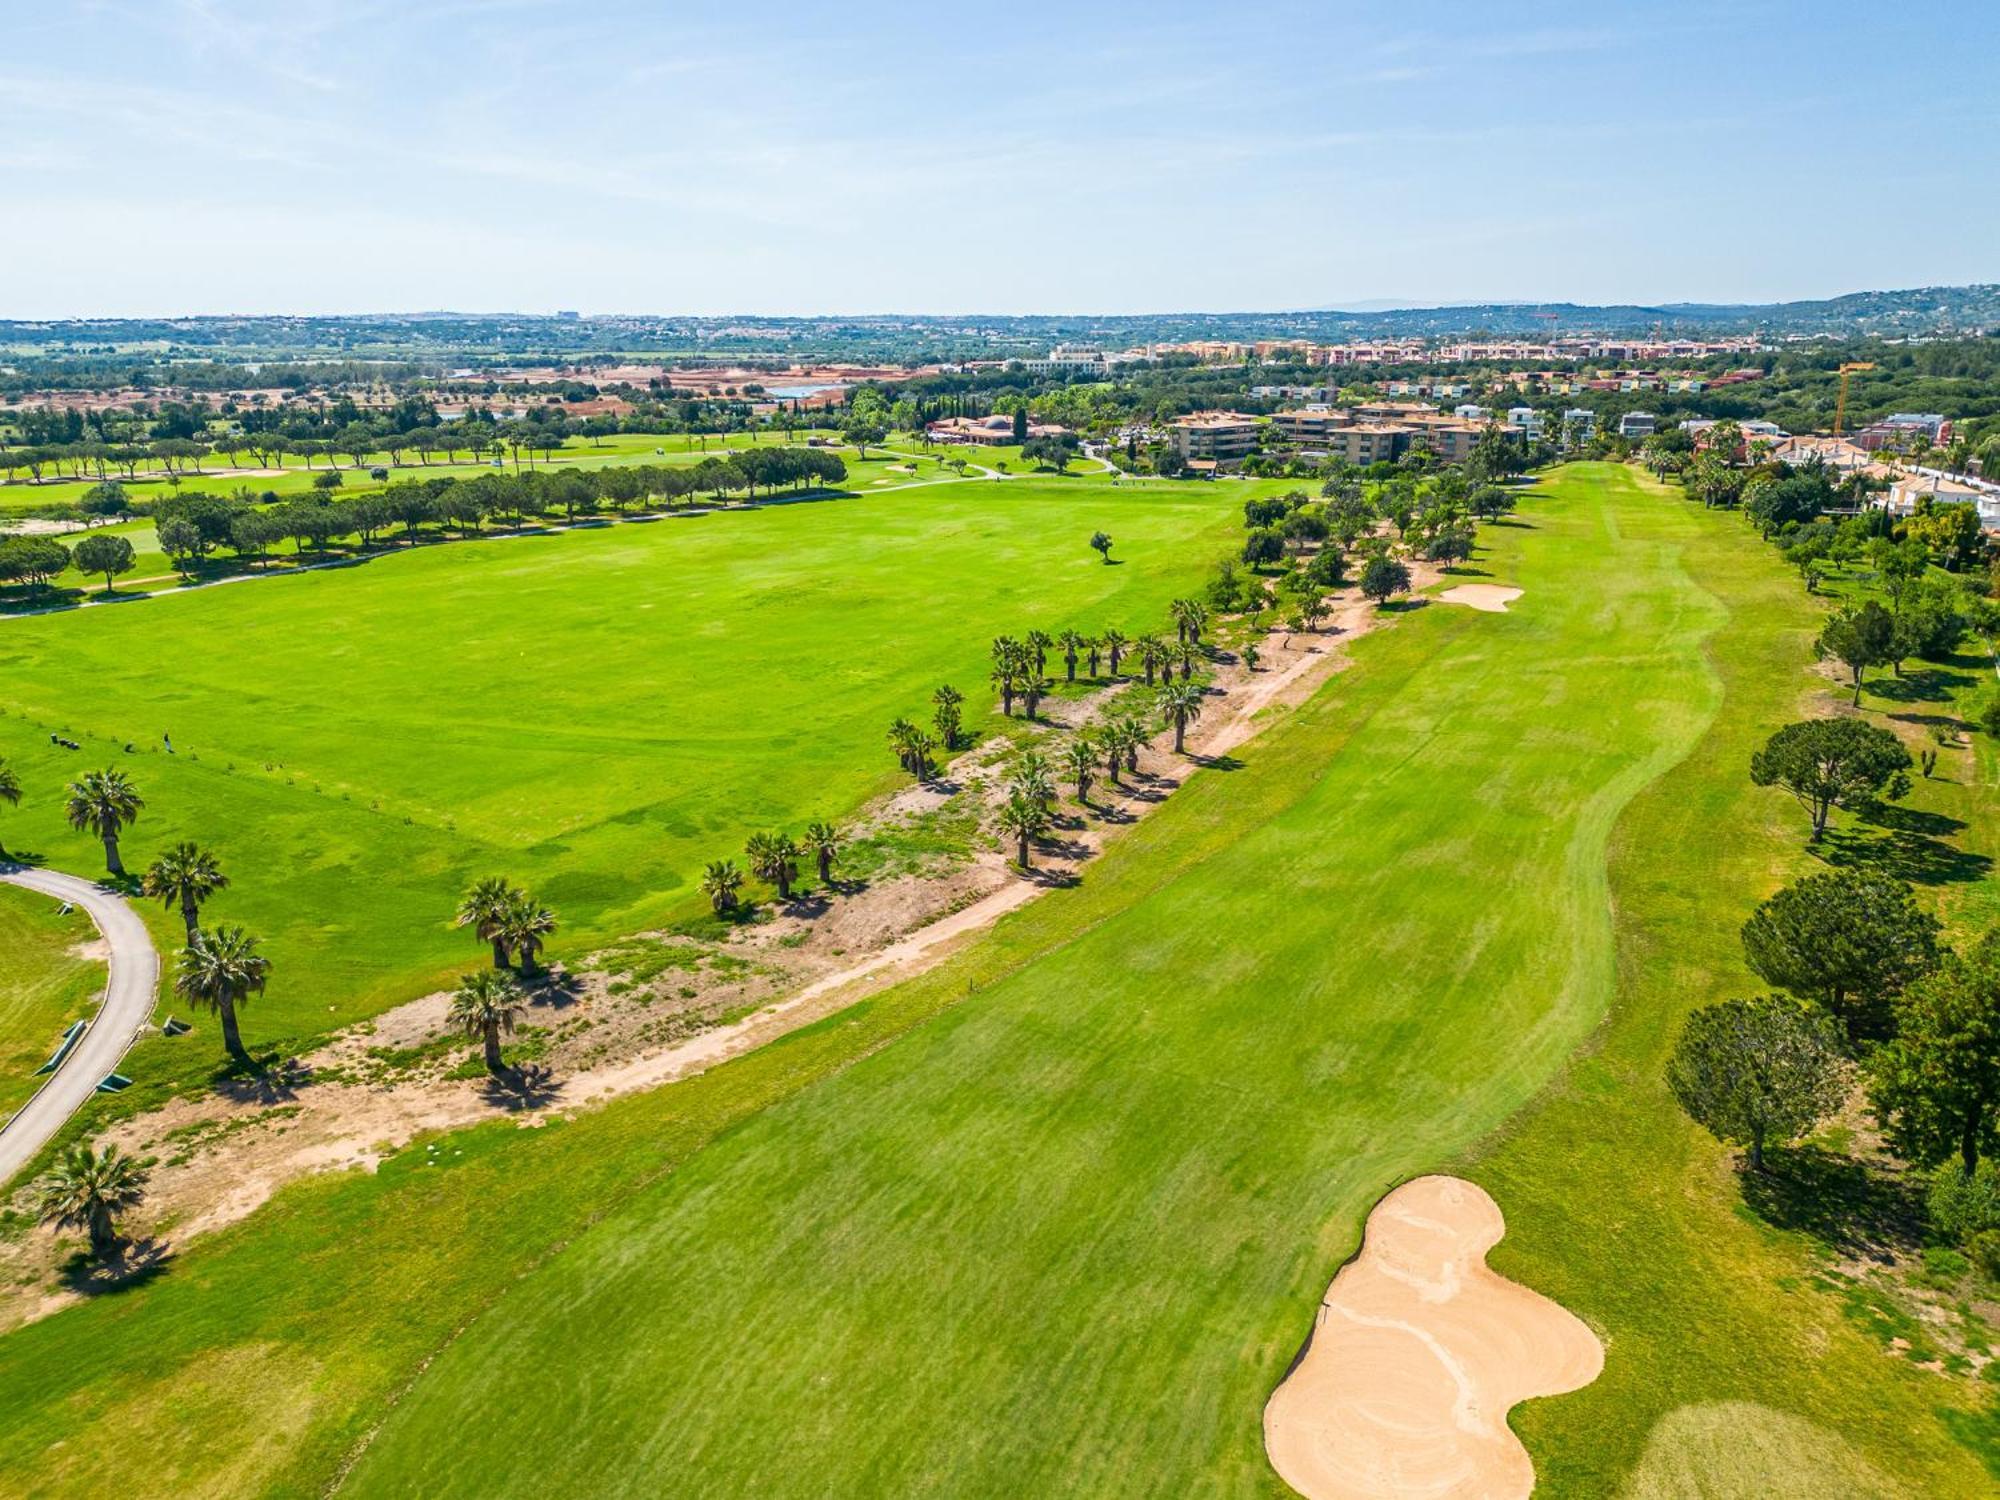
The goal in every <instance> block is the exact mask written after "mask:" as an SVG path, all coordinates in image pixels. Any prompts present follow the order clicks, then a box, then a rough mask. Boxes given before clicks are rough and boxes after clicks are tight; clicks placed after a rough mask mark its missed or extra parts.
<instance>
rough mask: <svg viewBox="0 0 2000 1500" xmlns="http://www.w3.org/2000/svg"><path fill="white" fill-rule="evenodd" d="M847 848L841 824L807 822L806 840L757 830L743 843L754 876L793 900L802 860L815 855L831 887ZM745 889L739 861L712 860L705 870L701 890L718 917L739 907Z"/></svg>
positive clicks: (822, 882) (781, 897) (823, 881)
mask: <svg viewBox="0 0 2000 1500" xmlns="http://www.w3.org/2000/svg"><path fill="white" fill-rule="evenodd" d="M845 847H846V840H845V838H844V837H843V836H842V834H841V831H840V830H839V829H838V828H837V827H835V826H834V825H833V824H831V823H827V822H818V823H809V824H807V825H806V831H805V837H804V838H802V839H794V838H793V837H792V836H791V835H790V834H788V833H753V834H752V835H751V836H750V840H749V842H748V843H746V844H745V845H744V846H743V858H744V861H745V862H746V863H747V864H748V865H749V866H750V873H751V874H752V875H755V876H756V877H757V878H758V879H759V880H765V881H769V882H770V883H771V885H772V886H774V887H775V888H776V889H777V892H778V899H779V900H780V901H789V900H791V899H792V882H793V881H795V880H797V879H798V878H799V861H800V860H801V859H803V858H806V857H807V856H811V858H812V860H813V862H814V864H815V865H816V866H817V867H818V869H819V883H820V885H821V886H823V887H824V886H830V885H832V884H833V866H834V863H835V861H837V860H838V859H839V858H840V854H841V850H842V849H843V848H845ZM742 892H743V871H742V869H741V868H739V867H738V865H737V863H736V861H735V860H733V859H716V860H710V861H709V863H708V865H707V867H706V868H705V869H704V870H703V871H702V873H701V893H702V894H703V895H704V896H706V897H708V904H709V906H710V907H711V908H712V909H713V910H714V912H715V914H716V915H717V916H718V917H720V916H724V915H726V914H728V913H729V912H731V911H734V910H735V909H736V904H737V902H738V900H740V899H741V896H742Z"/></svg>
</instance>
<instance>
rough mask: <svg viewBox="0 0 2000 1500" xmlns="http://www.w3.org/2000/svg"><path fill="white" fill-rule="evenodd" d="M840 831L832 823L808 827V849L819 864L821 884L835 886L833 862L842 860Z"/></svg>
mask: <svg viewBox="0 0 2000 1500" xmlns="http://www.w3.org/2000/svg"><path fill="white" fill-rule="evenodd" d="M840 844H841V839H840V830H839V829H838V828H836V827H834V826H833V824H831V823H808V824H807V825H806V849H807V851H808V852H810V853H811V855H812V857H813V858H814V859H815V860H817V861H818V862H819V883H820V884H821V885H831V884H833V862H834V861H835V860H836V859H838V858H840Z"/></svg>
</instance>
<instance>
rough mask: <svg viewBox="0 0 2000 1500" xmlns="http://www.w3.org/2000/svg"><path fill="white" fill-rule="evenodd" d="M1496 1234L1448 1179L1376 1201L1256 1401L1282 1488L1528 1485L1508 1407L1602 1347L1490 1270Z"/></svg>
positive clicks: (1422, 1490) (1430, 1496)
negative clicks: (1299, 1350) (1353, 1248)
mask: <svg viewBox="0 0 2000 1500" xmlns="http://www.w3.org/2000/svg"><path fill="white" fill-rule="evenodd" d="M1506 1232H1507V1223H1506V1220H1505V1219H1503V1218H1502V1217H1501V1215H1500V1206H1499V1205H1498V1204H1496V1203H1495V1202H1494V1201H1493V1200H1492V1199H1491V1198H1490V1197H1488V1196H1487V1195H1486V1193H1485V1192H1484V1190H1482V1189H1480V1188H1478V1187H1476V1186H1474V1185H1473V1184H1472V1183H1469V1182H1466V1181H1463V1180H1462V1179H1460V1178H1456V1177H1419V1178H1417V1179H1416V1180H1415V1181H1414V1182H1406V1183H1404V1184H1403V1186H1401V1187H1399V1188H1397V1189H1396V1191H1394V1192H1393V1193H1391V1194H1389V1196H1388V1197H1386V1198H1384V1199H1383V1200H1382V1201H1381V1202H1380V1203H1378V1204H1377V1205H1376V1206H1375V1211H1374V1213H1372V1214H1370V1215H1369V1216H1368V1228H1367V1231H1366V1235H1365V1238H1364V1240H1363V1243H1362V1247H1361V1253H1360V1255H1358V1256H1356V1257H1355V1258H1354V1259H1353V1260H1352V1261H1350V1262H1349V1263H1348V1264H1347V1265H1346V1266H1344V1267H1342V1268H1341V1271H1340V1274H1339V1275H1337V1276H1335V1277H1334V1279H1333V1285H1332V1286H1331V1287H1329V1288H1327V1293H1326V1300H1325V1301H1324V1302H1323V1303H1321V1305H1320V1310H1319V1315H1318V1317H1317V1318H1316V1319H1315V1321H1314V1325H1313V1333H1312V1341H1311V1344H1310V1346H1309V1347H1308V1348H1307V1350H1306V1352H1305V1354H1304V1356H1303V1357H1302V1358H1301V1359H1300V1360H1299V1362H1298V1364H1297V1365H1296V1366H1295V1367H1294V1368H1293V1370H1292V1372H1291V1374H1289V1375H1288V1376H1286V1377H1285V1381H1284V1384H1282V1385H1280V1386H1279V1387H1278V1389H1277V1391H1276V1392H1275V1393H1273V1395H1272V1397H1271V1400H1270V1404H1269V1405H1267V1406H1266V1407H1265V1408H1264V1446H1265V1449H1266V1450H1267V1451H1268V1452H1269V1453H1270V1456H1271V1463H1272V1466H1273V1467H1274V1468H1276V1469H1277V1471H1278V1473H1279V1474H1280V1475H1282V1476H1283V1477H1284V1479H1285V1482H1286V1483H1287V1484H1289V1485H1291V1486H1292V1488H1293V1489H1295V1490H1297V1491H1299V1492H1300V1493H1301V1494H1303V1495H1306V1496H1308V1497H1310V1500H1388V1497H1395V1500H1447V1497H1449V1500H1461V1497H1463V1500H1470V1497H1473V1496H1479V1497H1481V1500H1495V1497H1514V1496H1526V1495H1527V1494H1528V1493H1529V1492H1530V1491H1531V1490H1533V1489H1534V1487H1535V1469H1534V1465H1533V1464H1532V1463H1531V1462H1530V1461H1529V1459H1528V1451H1527V1449H1525V1448H1523V1447H1522V1446H1521V1443H1520V1440H1519V1439H1518V1438H1516V1437H1515V1436H1514V1434H1513V1431H1512V1430H1511V1429H1510V1428H1509V1427H1508V1426H1507V1413H1508V1411H1509V1409H1511V1408H1512V1407H1513V1406H1514V1405H1515V1404H1516V1403H1518V1402H1521V1401H1525V1400H1527V1399H1529V1398H1530V1397H1533V1396H1558V1395H1561V1394H1562V1393H1563V1392H1565V1391H1574V1390H1577V1389H1579V1388H1581V1387H1583V1386H1586V1385H1588V1384H1590V1382H1591V1381H1593V1380H1595V1379H1596V1378H1597V1375H1598V1372H1599V1371H1600V1370H1602V1369H1603V1368H1604V1347H1603V1345H1601V1344H1600V1343H1599V1342H1598V1341H1597V1335H1596V1334H1594V1333H1592V1332H1591V1331H1590V1329H1589V1328H1587V1327H1586V1326H1585V1325H1584V1323H1583V1322H1582V1320H1581V1319H1579V1318H1577V1317H1575V1316H1574V1315H1572V1314H1571V1313H1569V1312H1568V1311H1566V1310H1565V1309H1563V1308H1561V1307H1559V1306H1557V1305H1556V1304H1555V1303H1553V1302H1551V1301H1549V1299H1548V1298H1546V1297H1544V1296H1542V1295H1541V1294H1540V1293H1537V1292H1531V1291H1529V1290H1528V1289H1527V1288H1526V1287H1524V1286H1519V1285H1517V1284H1516V1283H1514V1282H1511V1281H1508V1280H1507V1279H1506V1278H1505V1277H1503V1276H1499V1275H1496V1274H1495V1273H1494V1272H1493V1271H1491V1270H1490V1269H1488V1267H1487V1265H1486V1252H1487V1251H1488V1250H1490V1249H1492V1248H1493V1246H1494V1245H1496V1244H1498V1243H1499V1242H1500V1237H1501V1236H1502V1235H1503V1234H1505V1233H1506Z"/></svg>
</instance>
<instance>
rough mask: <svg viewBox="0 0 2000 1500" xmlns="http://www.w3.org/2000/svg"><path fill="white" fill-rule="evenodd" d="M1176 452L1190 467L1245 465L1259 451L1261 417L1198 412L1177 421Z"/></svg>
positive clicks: (1233, 413) (1232, 412)
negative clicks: (1258, 435) (1240, 463)
mask: <svg viewBox="0 0 2000 1500" xmlns="http://www.w3.org/2000/svg"><path fill="white" fill-rule="evenodd" d="M1172 425H1173V436H1174V451H1175V452H1176V453H1178V454H1180V456H1181V457H1182V458H1184V459H1186V460H1187V461H1188V462H1189V463H1190V464H1215V465H1221V464H1232V463H1238V462H1241V461H1242V460H1243V459H1245V458H1247V457H1249V456H1250V454H1251V453H1253V452H1255V451H1256V448H1257V433H1258V430H1259V428H1260V427H1261V426H1262V425H1263V423H1262V420H1261V419H1260V418H1258V417H1254V416H1249V415H1246V414H1245V413H1243V412H1240V411H1197V412H1190V413H1189V414H1188V415H1187V416H1184V417H1175V418H1174V420H1173V424H1172Z"/></svg>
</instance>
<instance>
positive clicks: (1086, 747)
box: [1062, 734, 1098, 802]
mask: <svg viewBox="0 0 2000 1500" xmlns="http://www.w3.org/2000/svg"><path fill="white" fill-rule="evenodd" d="M1097 754H1098V750H1097V743H1096V741H1094V740H1093V739H1091V737H1090V736H1089V735H1087V734H1079V735H1074V736H1072V737H1071V739H1070V740H1069V743H1067V744H1066V745H1064V746H1063V752H1062V758H1063V769H1064V770H1066V771H1068V772H1069V775H1070V780H1071V781H1073V782H1075V783H1076V800H1077V801H1079V802H1088V801H1089V800H1090V783H1091V781H1092V779H1093V777H1094V776H1095V774H1096V771H1097Z"/></svg>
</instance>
